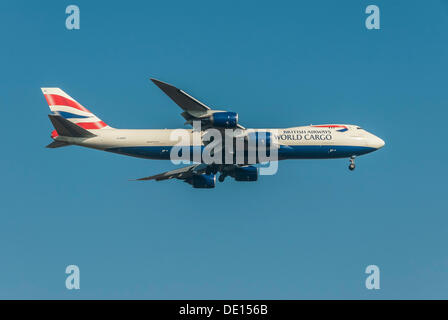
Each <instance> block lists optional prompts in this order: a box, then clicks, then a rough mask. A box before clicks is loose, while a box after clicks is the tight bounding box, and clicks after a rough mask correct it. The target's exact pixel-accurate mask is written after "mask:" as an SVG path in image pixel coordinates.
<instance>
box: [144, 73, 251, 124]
mask: <svg viewBox="0 0 448 320" xmlns="http://www.w3.org/2000/svg"><path fill="white" fill-rule="evenodd" d="M151 81H152V82H154V84H155V85H156V86H158V87H159V88H160V89H161V90H162V91H163V92H164V93H165V94H166V95H167V96H168V97H170V98H171V100H173V101H174V102H175V103H176V104H177V105H178V106H179V107H181V109H182V110H183V112H182V113H181V115H182V117H184V118H185V120H187V121H186V122H185V124H192V122H193V121H194V120H206V119H208V118H210V117H211V116H212V115H213V114H214V113H216V112H225V111H223V110H213V109H211V108H210V107H208V106H206V105H205V104H204V103H202V102H201V101H199V100H197V99H195V98H193V97H192V96H190V95H189V94H188V93H186V92H185V91H183V90H181V89H178V88H176V87H174V86H172V85H170V84H168V83H165V82H162V81H159V80H156V79H151ZM210 127H213V125H205V127H204V128H203V129H207V128H210ZM237 127H238V128H240V129H244V127H243V126H241V125H240V124H238V125H237Z"/></svg>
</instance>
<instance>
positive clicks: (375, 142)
mask: <svg viewBox="0 0 448 320" xmlns="http://www.w3.org/2000/svg"><path fill="white" fill-rule="evenodd" d="M370 144H371V146H372V147H373V148H375V149H380V148H382V147H384V145H385V144H386V143H385V142H384V140H383V139H381V138H378V137H377V136H373V137H372V139H371V142H370Z"/></svg>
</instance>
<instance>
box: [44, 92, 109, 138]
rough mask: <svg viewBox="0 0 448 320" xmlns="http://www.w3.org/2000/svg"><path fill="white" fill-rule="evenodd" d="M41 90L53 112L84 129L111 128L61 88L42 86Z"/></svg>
mask: <svg viewBox="0 0 448 320" xmlns="http://www.w3.org/2000/svg"><path fill="white" fill-rule="evenodd" d="M42 92H43V94H44V96H45V99H46V100H47V102H48V106H49V107H50V110H51V111H52V112H53V114H55V115H60V116H61V117H63V118H65V119H67V120H69V121H70V122H73V123H75V124H76V125H78V126H80V127H81V128H83V129H86V130H99V129H111V127H109V126H108V125H107V124H106V123H104V121H102V120H101V119H100V118H98V117H97V116H96V115H94V114H93V113H92V112H90V111H89V110H87V109H86V108H85V107H83V106H82V105H81V104H80V103H78V102H77V101H76V100H75V99H73V98H72V97H70V96H69V95H68V94H66V93H65V92H64V91H62V90H61V89H59V88H42ZM54 134H55V132H53V133H52V137H53V135H54ZM53 138H54V137H53Z"/></svg>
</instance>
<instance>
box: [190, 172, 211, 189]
mask: <svg viewBox="0 0 448 320" xmlns="http://www.w3.org/2000/svg"><path fill="white" fill-rule="evenodd" d="M187 182H188V183H189V184H191V185H192V186H193V188H200V189H210V188H214V187H215V184H216V176H215V175H214V174H206V173H204V174H197V175H194V176H193V177H191V178H190V179H189V180H187Z"/></svg>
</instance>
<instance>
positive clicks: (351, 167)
mask: <svg viewBox="0 0 448 320" xmlns="http://www.w3.org/2000/svg"><path fill="white" fill-rule="evenodd" d="M355 168H356V166H355V157H350V165H349V166H348V169H349V170H350V171H353V170H355Z"/></svg>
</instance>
